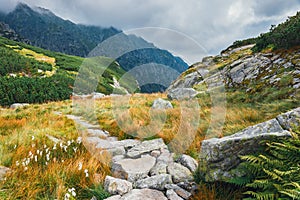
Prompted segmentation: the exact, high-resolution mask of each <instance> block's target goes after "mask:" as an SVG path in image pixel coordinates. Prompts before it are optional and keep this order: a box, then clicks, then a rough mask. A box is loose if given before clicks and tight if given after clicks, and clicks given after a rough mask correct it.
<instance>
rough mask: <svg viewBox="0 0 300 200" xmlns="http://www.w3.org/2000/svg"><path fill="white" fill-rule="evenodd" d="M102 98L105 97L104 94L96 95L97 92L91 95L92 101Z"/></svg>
mask: <svg viewBox="0 0 300 200" xmlns="http://www.w3.org/2000/svg"><path fill="white" fill-rule="evenodd" d="M103 97H105V94H102V93H98V92H95V93H93V98H94V99H102V98H103Z"/></svg>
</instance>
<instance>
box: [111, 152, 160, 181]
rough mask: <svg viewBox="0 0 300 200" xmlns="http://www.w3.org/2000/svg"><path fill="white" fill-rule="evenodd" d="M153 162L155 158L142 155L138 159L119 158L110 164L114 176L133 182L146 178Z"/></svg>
mask: <svg viewBox="0 0 300 200" xmlns="http://www.w3.org/2000/svg"><path fill="white" fill-rule="evenodd" d="M155 162H156V159H155V158H153V157H152V156H149V155H143V156H142V157H141V158H138V159H130V158H129V159H123V160H119V161H117V162H115V163H113V164H112V174H113V176H114V177H116V178H121V179H126V180H128V181H130V182H135V181H137V180H140V179H143V178H147V177H148V174H149V171H150V170H151V168H152V167H153V166H154V165H155Z"/></svg>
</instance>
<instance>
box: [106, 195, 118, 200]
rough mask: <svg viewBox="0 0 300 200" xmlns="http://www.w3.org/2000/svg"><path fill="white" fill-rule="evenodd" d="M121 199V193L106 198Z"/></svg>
mask: <svg viewBox="0 0 300 200" xmlns="http://www.w3.org/2000/svg"><path fill="white" fill-rule="evenodd" d="M120 199H121V196H120V195H114V196H111V197H108V198H106V199H104V200H120Z"/></svg>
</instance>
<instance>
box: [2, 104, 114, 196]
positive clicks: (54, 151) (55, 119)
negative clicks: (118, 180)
mask: <svg viewBox="0 0 300 200" xmlns="http://www.w3.org/2000/svg"><path fill="white" fill-rule="evenodd" d="M62 108H66V109H70V103H65V102H64V103H63V102H60V103H50V104H45V105H33V106H29V107H28V108H22V109H17V110H10V109H2V110H1V113H0V119H1V123H0V152H1V156H0V165H6V166H8V167H10V168H11V169H12V173H10V174H9V175H8V177H7V178H6V181H4V182H3V183H1V185H0V191H1V192H0V199H52V198H57V199H63V198H64V196H65V195H66V193H68V189H70V188H75V189H76V193H77V195H78V196H80V195H82V198H80V199H86V198H89V196H88V194H87V192H86V191H88V190H87V189H88V188H90V187H92V186H96V185H99V184H102V183H103V181H104V178H105V176H106V175H107V174H109V173H110V169H109V166H108V165H104V164H102V163H101V162H99V160H98V158H95V157H92V156H91V155H90V153H89V152H88V151H87V150H86V148H85V146H84V145H83V144H82V143H81V142H80V140H78V142H76V141H77V138H78V133H77V130H76V128H75V126H74V123H73V121H72V120H68V119H67V118H66V117H63V116H58V115H55V114H53V112H52V111H54V110H57V109H62ZM7 131H9V134H7ZM46 135H51V136H54V137H56V138H58V139H60V140H61V143H59V144H54V143H53V142H52V141H50V140H49V139H48V138H47V137H46ZM41 152H42V153H41ZM79 166H81V167H79ZM79 168H81V169H79ZM85 170H87V171H86V172H87V173H88V176H87V173H86V172H85ZM84 195H86V196H84Z"/></svg>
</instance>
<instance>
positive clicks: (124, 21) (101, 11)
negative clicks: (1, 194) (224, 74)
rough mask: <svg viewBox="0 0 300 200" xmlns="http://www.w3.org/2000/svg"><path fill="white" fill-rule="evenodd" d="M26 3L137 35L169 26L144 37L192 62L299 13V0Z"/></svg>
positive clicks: (8, 3) (6, 1) (8, 1)
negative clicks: (136, 30)
mask: <svg viewBox="0 0 300 200" xmlns="http://www.w3.org/2000/svg"><path fill="white" fill-rule="evenodd" d="M17 2H18V1H17V0H0V5H1V6H0V8H1V9H2V10H6V11H8V10H11V9H13V8H14V6H15V5H16V4H17ZM23 2H25V3H27V4H29V5H31V6H40V7H44V8H47V9H50V10H51V11H53V12H54V13H55V14H56V15H58V16H60V17H62V18H64V19H69V20H71V21H73V22H76V23H82V24H92V25H100V26H107V27H108V26H114V27H116V28H118V29H122V30H125V31H126V30H129V32H130V33H136V32H135V31H130V30H131V29H135V28H143V27H161V28H165V29H161V30H164V31H165V32H166V34H162V35H163V36H162V35H161V34H158V32H157V31H154V32H155V34H154V33H153V34H151V31H146V32H147V33H146V34H145V33H144V34H145V35H144V37H146V39H148V40H150V41H153V42H155V44H156V45H157V46H159V47H164V48H168V49H169V50H170V51H172V52H174V53H175V54H177V55H181V56H183V57H184V59H185V60H187V61H188V62H189V64H191V63H193V62H196V61H200V58H201V57H202V56H203V55H200V54H201V53H202V54H218V53H219V52H220V51H221V50H222V49H225V48H226V47H227V46H228V45H230V44H231V43H232V42H234V41H235V40H238V39H244V38H249V37H254V36H257V35H259V34H260V33H262V32H266V31H268V29H269V28H270V26H271V24H278V23H280V22H282V21H284V20H285V19H286V18H287V16H292V15H295V14H296V12H297V11H300V0H263V1H262V0H250V1H246V0H186V1H182V0H151V1H150V0H148V1H147V0H145V1H141V0H72V1H68V0H39V1H38V0H24V1H23ZM138 30H140V29H138ZM148 30H149V29H148ZM170 30H174V31H176V32H174V31H170ZM152 31H153V29H152ZM138 32H141V31H138ZM142 32H143V31H142ZM168 33H170V34H168ZM167 35H169V37H168V36H167ZM176 35H177V36H176ZM148 37H149V38H148ZM151 37H152V38H151ZM159 43H161V44H159ZM192 43H194V44H192ZM195 44H197V45H195ZM168 45H170V46H168ZM176 46H177V47H176ZM196 46H197V47H196ZM196 48H198V49H196Z"/></svg>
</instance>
